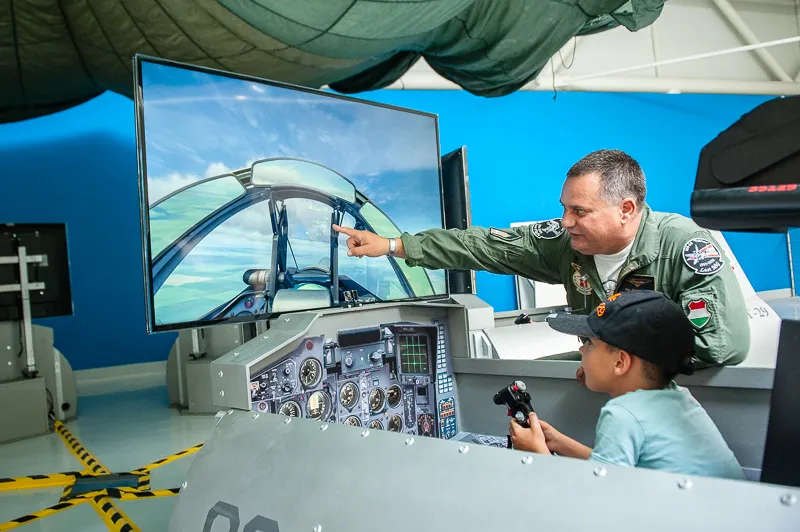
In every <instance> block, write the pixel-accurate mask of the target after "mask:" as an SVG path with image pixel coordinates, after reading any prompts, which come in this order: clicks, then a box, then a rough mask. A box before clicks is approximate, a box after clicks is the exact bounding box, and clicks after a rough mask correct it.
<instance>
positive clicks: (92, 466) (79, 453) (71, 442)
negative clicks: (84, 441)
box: [53, 419, 111, 474]
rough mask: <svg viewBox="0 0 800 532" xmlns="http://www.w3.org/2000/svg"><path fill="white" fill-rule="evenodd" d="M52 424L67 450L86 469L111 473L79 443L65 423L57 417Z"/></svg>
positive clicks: (97, 472)
mask: <svg viewBox="0 0 800 532" xmlns="http://www.w3.org/2000/svg"><path fill="white" fill-rule="evenodd" d="M53 425H54V427H55V429H56V432H57V433H58V435H59V436H61V439H62V440H64V443H65V444H66V445H67V448H68V449H69V451H70V452H71V453H72V454H73V455H74V456H75V458H77V459H78V460H80V461H81V463H82V464H83V465H85V466H86V469H88V470H89V471H91V472H92V473H94V474H99V473H106V474H109V473H111V472H110V471H109V470H108V469H107V468H106V466H104V465H103V464H101V463H100V460H98V459H97V458H95V457H94V455H92V453H90V452H89V451H87V450H86V448H85V447H84V446H83V445H81V442H79V441H78V438H76V437H75V436H73V435H72V433H71V432H70V431H69V429H68V428H67V427H66V425H64V424H63V423H61V422H60V421H59V420H57V419H56V420H55V421H54V422H53Z"/></svg>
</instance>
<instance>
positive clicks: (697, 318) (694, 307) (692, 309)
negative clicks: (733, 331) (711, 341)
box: [687, 299, 711, 329]
mask: <svg viewBox="0 0 800 532" xmlns="http://www.w3.org/2000/svg"><path fill="white" fill-rule="evenodd" d="M687 317H688V318H689V321H691V322H692V325H694V326H695V327H697V328H698V329H702V328H703V326H704V325H705V324H706V323H708V321H709V320H710V319H711V312H709V311H708V305H707V304H706V300H705V299H697V300H695V301H689V314H688V315H687Z"/></svg>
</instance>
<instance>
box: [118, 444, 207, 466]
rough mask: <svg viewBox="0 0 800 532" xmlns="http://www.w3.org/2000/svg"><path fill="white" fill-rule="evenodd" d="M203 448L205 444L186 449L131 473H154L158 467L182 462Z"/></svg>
mask: <svg viewBox="0 0 800 532" xmlns="http://www.w3.org/2000/svg"><path fill="white" fill-rule="evenodd" d="M202 447H203V444H202V443H199V444H197V445H195V446H194V447H189V448H188V449H184V450H183V451H180V452H177V453H175V454H171V455H169V456H167V457H165V458H162V459H161V460H156V461H155V462H153V463H151V464H147V465H146V466H144V467H140V468H138V469H134V470H133V471H131V473H147V472H150V471H152V470H153V469H155V468H157V467H161V466H163V465H167V464H169V463H170V462H174V461H175V460H180V459H181V458H183V457H184V456H186V455H189V454H192V453H196V452H197V451H199V450H200V449H201V448H202Z"/></svg>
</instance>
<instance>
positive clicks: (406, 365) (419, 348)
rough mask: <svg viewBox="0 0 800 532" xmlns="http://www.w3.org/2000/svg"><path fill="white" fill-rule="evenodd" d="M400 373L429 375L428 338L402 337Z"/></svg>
mask: <svg viewBox="0 0 800 532" xmlns="http://www.w3.org/2000/svg"><path fill="white" fill-rule="evenodd" d="M400 371H401V372H403V373H428V337H427V336H421V335H419V336H401V337H400Z"/></svg>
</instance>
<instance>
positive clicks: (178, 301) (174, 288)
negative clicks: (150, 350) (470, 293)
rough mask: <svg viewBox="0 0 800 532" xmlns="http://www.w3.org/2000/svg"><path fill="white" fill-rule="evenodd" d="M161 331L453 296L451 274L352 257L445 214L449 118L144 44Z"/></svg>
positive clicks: (152, 319)
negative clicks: (365, 239)
mask: <svg viewBox="0 0 800 532" xmlns="http://www.w3.org/2000/svg"><path fill="white" fill-rule="evenodd" d="M135 66H136V69H135V75H136V84H135V89H136V91H135V92H136V94H135V97H136V112H137V121H136V122H137V146H138V151H139V167H140V202H141V210H142V233H143V237H144V239H143V248H144V249H143V256H144V268H145V297H146V300H147V301H146V303H147V304H146V310H147V314H148V330H149V331H150V332H156V331H163V330H172V329H181V328H192V327H200V326H207V325H213V324H216V323H221V322H231V321H233V322H244V321H252V320H264V319H267V318H269V317H271V316H275V315H278V314H282V313H285V312H293V311H301V310H312V309H323V308H335V307H340V306H343V303H345V304H347V306H352V305H353V296H354V295H355V296H356V297H357V299H358V303H359V304H370V303H380V302H383V301H398V300H405V299H422V298H431V297H441V296H444V295H446V294H447V283H446V272H445V271H443V270H435V271H434V270H426V269H424V268H421V267H410V266H408V265H407V264H406V263H405V260H402V259H396V258H394V257H388V256H383V257H376V258H361V259H359V258H355V257H348V256H347V245H346V240H347V236H346V235H344V234H339V233H336V232H334V231H333V230H332V227H331V226H332V224H334V223H336V224H338V225H341V226H344V227H354V228H357V229H367V230H370V231H373V232H375V233H377V234H379V235H382V236H386V237H399V236H400V235H401V234H402V233H403V232H408V233H411V234H413V233H416V232H419V231H423V230H425V229H430V228H440V227H443V226H444V215H443V207H442V204H443V201H442V193H441V190H442V185H441V163H440V156H439V134H438V121H437V117H436V116H435V115H432V114H428V113H422V112H418V111H412V110H408V109H400V108H396V107H391V106H386V105H379V104H375V103H371V102H365V101H360V100H356V99H354V98H348V97H343V96H340V95H336V94H332V93H329V92H324V91H317V90H311V89H305V88H300V87H295V86H291V85H286V84H281V83H276V82H272V81H265V80H261V79H256V78H249V77H246V76H240V75H236V74H231V73H227V72H221V71H215V70H210V69H205V68H201V67H195V66H190V65H185V64H181V63H174V62H171V61H166V60H161V59H155V58H148V57H143V56H137V57H136V61H135Z"/></svg>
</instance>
